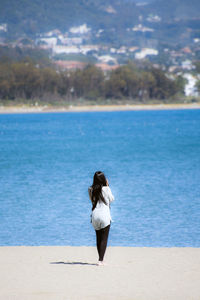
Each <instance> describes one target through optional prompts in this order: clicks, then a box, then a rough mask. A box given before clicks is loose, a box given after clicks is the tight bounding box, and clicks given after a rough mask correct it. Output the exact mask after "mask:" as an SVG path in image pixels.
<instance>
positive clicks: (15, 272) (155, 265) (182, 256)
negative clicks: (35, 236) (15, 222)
mask: <svg viewBox="0 0 200 300" xmlns="http://www.w3.org/2000/svg"><path fill="white" fill-rule="evenodd" d="M96 259H97V253H96V248H95V247H64V246H62V247H54V246H52V247H47V246H46V247H0V299H1V300H8V299H9V300H32V299H37V300H46V299H48V300H52V299H53V300H74V299H77V300H82V299H83V300H84V299H91V300H93V299H105V300H118V299H120V300H122V299H123V300H165V299H166V300H199V299H200V284H199V278H200V249H199V248H132V247H109V248H108V249H107V253H106V261H107V266H103V267H102V266H101V267H99V266H96Z"/></svg>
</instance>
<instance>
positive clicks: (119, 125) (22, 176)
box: [0, 110, 200, 247]
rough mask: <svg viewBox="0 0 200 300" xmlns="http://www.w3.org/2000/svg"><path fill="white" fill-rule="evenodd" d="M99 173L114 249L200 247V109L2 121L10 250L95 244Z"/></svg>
mask: <svg viewBox="0 0 200 300" xmlns="http://www.w3.org/2000/svg"><path fill="white" fill-rule="evenodd" d="M96 170H102V171H104V172H105V174H106V175H107V176H108V178H109V182H110V186H111V189H112V191H113V194H114V196H115V203H113V205H112V208H111V214H112V217H113V220H114V222H113V223H112V225H111V231H110V237H109V245H112V246H153V247H160V246H167V247H171V246H193V247H199V246H200V235H199V233H200V110H172V111H129V112H92V113H46V114H12V115H0V245H3V246H4V245H9V246H12V245H73V246H78V245H95V233H94V230H93V228H92V225H91V224H90V211H91V205H90V201H89V199H88V194H87V188H88V186H89V185H91V183H92V177H93V173H94V172H95V171H96Z"/></svg>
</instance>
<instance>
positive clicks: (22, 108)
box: [0, 103, 200, 114]
mask: <svg viewBox="0 0 200 300" xmlns="http://www.w3.org/2000/svg"><path fill="white" fill-rule="evenodd" d="M174 109H200V103H189V104H183V103H181V104H125V105H121V104H119V105H78V106H76V105H69V106H59V107H57V106H50V105H38V106H30V105H25V104H24V105H18V106H17V105H16V106H3V105H0V114H12V113H47V112H52V113H53V112H95V111H131V110H132V111H134V110H135V111H136V110H174Z"/></svg>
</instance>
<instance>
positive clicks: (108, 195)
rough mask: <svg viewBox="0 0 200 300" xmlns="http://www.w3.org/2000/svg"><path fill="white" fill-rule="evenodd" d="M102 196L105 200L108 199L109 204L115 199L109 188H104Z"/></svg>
mask: <svg viewBox="0 0 200 300" xmlns="http://www.w3.org/2000/svg"><path fill="white" fill-rule="evenodd" d="M102 194H103V197H104V198H107V199H108V200H109V202H112V201H114V199H115V198H114V196H113V194H112V192H111V189H110V187H109V186H104V187H103V189H102Z"/></svg>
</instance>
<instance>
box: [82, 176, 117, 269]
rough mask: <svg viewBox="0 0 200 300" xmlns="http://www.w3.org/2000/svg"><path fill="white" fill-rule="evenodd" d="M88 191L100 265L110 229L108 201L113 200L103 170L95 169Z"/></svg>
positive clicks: (100, 264) (102, 263)
mask: <svg viewBox="0 0 200 300" xmlns="http://www.w3.org/2000/svg"><path fill="white" fill-rule="evenodd" d="M88 192H89V197H90V200H91V202H92V225H93V227H94V229H95V231H96V242H97V251H98V254H99V261H98V265H99V266H102V265H104V262H103V258H104V254H105V251H106V247H107V241H108V234H109V230H110V222H111V215H110V202H112V201H113V200H114V196H113V194H112V192H111V190H110V187H109V184H108V180H107V179H106V177H105V175H104V173H103V172H101V171H97V172H96V173H95V174H94V178H93V184H92V186H90V187H89V189H88Z"/></svg>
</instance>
